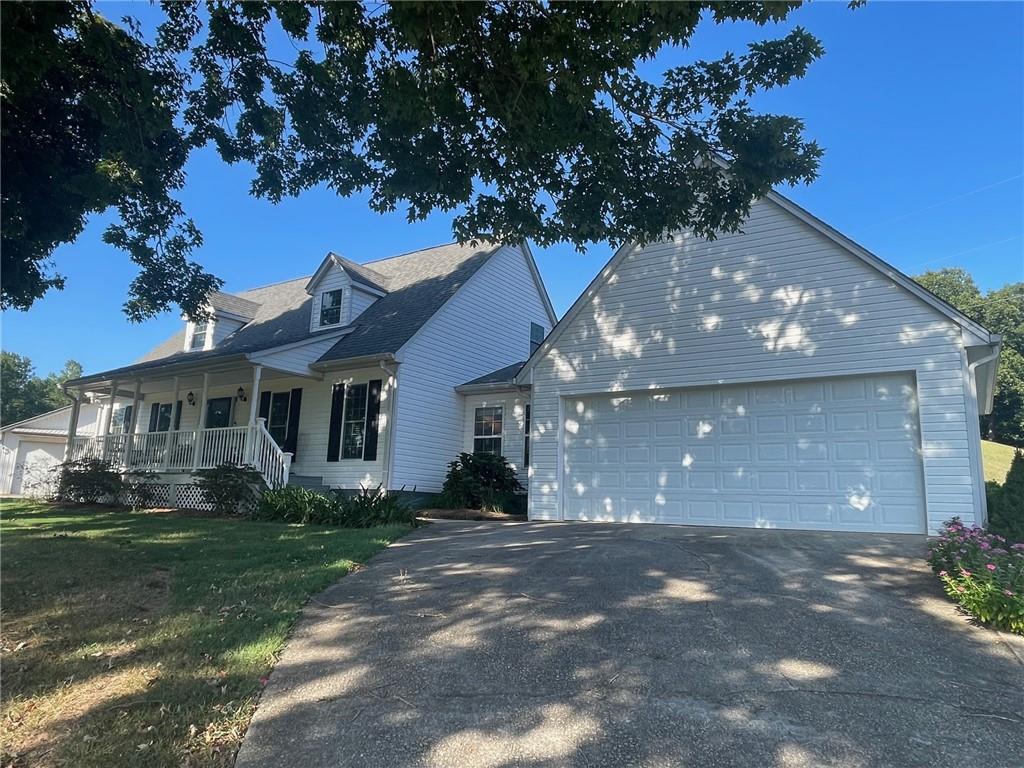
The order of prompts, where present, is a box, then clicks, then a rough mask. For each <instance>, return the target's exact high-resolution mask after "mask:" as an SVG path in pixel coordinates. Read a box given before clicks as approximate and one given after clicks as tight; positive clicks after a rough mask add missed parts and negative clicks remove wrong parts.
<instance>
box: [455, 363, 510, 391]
mask: <svg viewBox="0 0 1024 768" xmlns="http://www.w3.org/2000/svg"><path fill="white" fill-rule="evenodd" d="M524 365H526V361H525V360H520V361H519V362H518V363H512V365H506V366H505V367H504V368H499V369H498V370H496V371H491V372H490V373H485V374H484V375H483V376H480V377H479V378H476V379H473V380H472V381H467V382H466V383H465V384H460V385H459V386H462V387H469V386H473V385H475V384H511V383H512V379H514V378H515V377H516V374H517V373H519V371H520V370H521V369H522V367H523V366H524Z"/></svg>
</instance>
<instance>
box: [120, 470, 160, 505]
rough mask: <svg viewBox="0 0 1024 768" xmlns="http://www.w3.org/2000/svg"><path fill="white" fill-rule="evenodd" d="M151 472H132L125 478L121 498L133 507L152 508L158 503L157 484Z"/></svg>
mask: <svg viewBox="0 0 1024 768" xmlns="http://www.w3.org/2000/svg"><path fill="white" fill-rule="evenodd" d="M153 476H154V475H153V473H151V472H131V473H129V474H128V475H127V476H126V477H125V478H124V485H123V488H122V489H121V500H122V501H123V502H124V503H125V504H127V505H128V506H129V507H131V508H132V509H152V508H153V507H155V506H156V505H157V486H156V485H155V484H154V483H153V480H152V479H153Z"/></svg>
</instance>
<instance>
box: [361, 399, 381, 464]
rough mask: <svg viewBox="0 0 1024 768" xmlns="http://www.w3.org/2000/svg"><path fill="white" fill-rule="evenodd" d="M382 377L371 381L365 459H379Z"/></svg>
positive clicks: (364, 438) (367, 404) (367, 411)
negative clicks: (378, 436) (378, 434)
mask: <svg viewBox="0 0 1024 768" xmlns="http://www.w3.org/2000/svg"><path fill="white" fill-rule="evenodd" d="M381 381H382V380H381V379H374V380H373V381H371V382H370V386H369V387H368V392H367V398H366V434H365V435H364V437H363V461H376V460H377V424H378V422H379V421H380V386H381Z"/></svg>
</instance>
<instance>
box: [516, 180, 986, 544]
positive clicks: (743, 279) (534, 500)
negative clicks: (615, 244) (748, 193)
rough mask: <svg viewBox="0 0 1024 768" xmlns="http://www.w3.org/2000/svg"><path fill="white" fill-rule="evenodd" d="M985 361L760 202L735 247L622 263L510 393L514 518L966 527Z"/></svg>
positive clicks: (960, 332) (920, 296) (978, 493)
mask: <svg viewBox="0 0 1024 768" xmlns="http://www.w3.org/2000/svg"><path fill="white" fill-rule="evenodd" d="M999 347H1000V339H999V337H998V336H995V335H993V334H991V333H989V332H988V331H987V330H986V329H984V328H982V327H981V326H980V325H978V324H977V323H975V322H974V321H972V320H971V319H969V318H967V317H965V316H964V315H962V314H961V313H960V312H958V311H957V310H955V309H954V308H953V307H951V306H949V305H948V304H946V303H945V302H943V301H940V300H939V299H938V298H936V297H935V296H933V295H932V294H930V293H929V292H928V291H926V290H925V289H924V288H922V287H921V286H919V285H917V284H916V283H915V282H913V281H912V280H911V279H909V278H908V277H906V276H905V275H903V274H901V273H900V272H898V271H897V270H896V269H894V268H893V267H891V266H889V265H888V264H886V263H884V262H883V261H881V260H880V259H878V258H877V257H875V256H873V255H872V254H870V253H868V252H867V251H865V250H864V249H863V248H861V247H860V246H858V245H856V244H855V243H853V242H852V241H850V240H849V239H847V238H846V237H844V236H843V235H841V234H839V233H838V232H836V231H835V230H834V229H832V228H831V227H829V226H828V225H826V224H824V223H823V222H821V221H820V220H818V219H816V218H815V217H814V216H812V215H810V214H809V213H807V212H806V211H804V210H803V209H801V208H800V207H798V206H797V205H795V204H794V203H792V202H791V201H789V200H787V199H786V198H784V197H782V196H781V195H778V194H775V193H771V194H769V195H768V197H767V198H766V199H763V200H761V201H758V202H757V203H756V204H755V205H754V207H753V209H752V211H751V214H750V216H749V218H748V220H747V221H746V222H745V224H744V227H743V232H742V233H739V234H732V235H724V236H722V237H720V238H718V239H717V240H715V241H713V242H708V241H706V240H703V239H701V238H697V237H693V236H691V235H688V234H686V233H681V234H677V235H675V236H673V237H671V238H669V239H667V240H665V241H664V242H658V243H653V244H651V245H648V246H645V247H636V246H634V245H626V246H624V247H622V248H621V249H619V251H618V252H617V253H616V254H615V256H614V257H613V258H612V259H611V260H610V261H609V262H608V264H607V265H606V266H605V267H604V269H602V270H601V272H600V274H598V276H597V277H596V278H595V279H594V281H593V282H592V283H591V284H590V286H589V287H588V288H587V290H586V291H585V292H584V294H583V295H582V296H580V298H579V299H578V300H577V301H576V303H575V304H574V305H573V306H572V308H571V309H570V310H569V312H568V313H567V314H566V315H565V316H564V317H563V318H562V319H561V320H560V321H559V323H558V324H557V325H556V326H555V328H554V330H553V332H552V333H551V334H550V335H549V336H548V338H547V339H546V340H545V341H544V343H543V345H542V346H541V347H540V349H538V350H537V351H536V352H535V353H534V354H533V355H532V356H531V357H530V359H529V361H528V362H527V363H526V365H525V366H524V368H523V369H522V371H520V373H519V374H518V375H517V377H516V378H515V380H514V382H515V383H519V384H525V383H527V382H529V383H531V384H532V393H531V409H532V413H531V424H532V446H531V450H530V465H531V473H532V478H531V482H530V499H529V510H530V517H531V518H532V519H536V520H611V521H622V522H627V521H629V522H633V521H635V522H652V523H688V524H694V525H723V526H743V527H751V526H753V527H779V528H801V529H818V530H847V531H887V532H900V533H924V532H926V531H935V530H937V529H938V528H939V526H940V524H941V523H942V521H943V520H945V519H948V518H950V517H952V516H954V515H959V516H960V517H961V518H962V519H963V520H965V521H967V522H972V521H978V522H983V521H984V519H985V497H984V483H983V473H982V467H981V453H980V435H979V428H978V414H979V413H983V414H984V413H988V412H989V411H990V410H991V407H992V394H993V387H994V381H995V373H996V366H997V364H998V355H999Z"/></svg>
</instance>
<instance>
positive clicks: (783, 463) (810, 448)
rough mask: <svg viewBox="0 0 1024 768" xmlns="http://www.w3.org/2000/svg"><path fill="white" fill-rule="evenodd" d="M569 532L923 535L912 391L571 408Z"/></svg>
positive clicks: (895, 377) (887, 382)
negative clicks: (581, 524) (760, 530)
mask: <svg viewBox="0 0 1024 768" xmlns="http://www.w3.org/2000/svg"><path fill="white" fill-rule="evenodd" d="M565 417H566V424H565V452H564V461H565V472H566V479H567V481H568V482H567V483H566V484H565V487H564V491H563V500H562V503H563V506H564V514H565V518H566V519H568V520H606V521H619V522H652V523H686V524H690V525H730V526H746V527H765V528H802V529H816V530H844V531H887V532H894V533H896V532H899V533H923V532H924V530H925V509H924V483H923V474H922V467H921V458H920V450H919V445H920V441H919V436H918V430H919V427H918V418H917V397H916V390H915V387H914V380H913V377H912V376H910V375H905V374H885V375H875V376H858V377H845V378H837V379H818V380H814V381H799V382H796V381H794V382H765V383H760V384H751V385H741V386H727V387H714V388H698V389H685V390H672V391H666V392H661V393H658V394H651V393H647V392H644V393H639V394H638V393H633V394H628V395H621V394H615V395H610V394H609V395H600V396H589V395H588V396H586V397H584V398H574V397H569V398H566V401H565Z"/></svg>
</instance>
